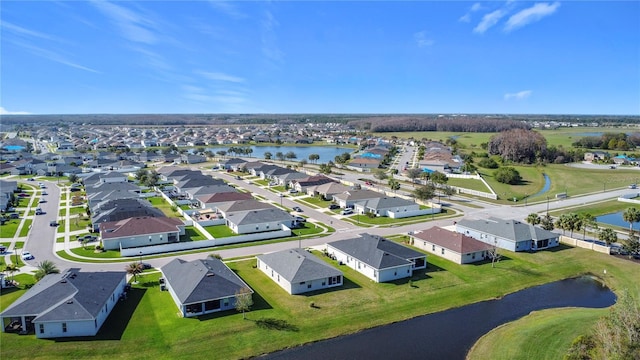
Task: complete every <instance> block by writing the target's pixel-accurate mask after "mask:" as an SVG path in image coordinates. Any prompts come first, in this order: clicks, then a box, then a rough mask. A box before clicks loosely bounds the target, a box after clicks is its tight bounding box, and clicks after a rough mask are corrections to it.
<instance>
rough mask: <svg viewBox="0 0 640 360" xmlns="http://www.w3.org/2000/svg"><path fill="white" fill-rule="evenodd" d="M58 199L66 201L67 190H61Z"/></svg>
mask: <svg viewBox="0 0 640 360" xmlns="http://www.w3.org/2000/svg"><path fill="white" fill-rule="evenodd" d="M60 200H62V201H66V200H67V192H66V191H63V192H62V194H60Z"/></svg>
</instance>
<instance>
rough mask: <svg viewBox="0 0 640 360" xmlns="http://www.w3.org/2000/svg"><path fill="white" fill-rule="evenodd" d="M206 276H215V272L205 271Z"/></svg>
mask: <svg viewBox="0 0 640 360" xmlns="http://www.w3.org/2000/svg"><path fill="white" fill-rule="evenodd" d="M206 276H207V277H212V276H216V274H214V273H212V272H209V273H207V275H206Z"/></svg>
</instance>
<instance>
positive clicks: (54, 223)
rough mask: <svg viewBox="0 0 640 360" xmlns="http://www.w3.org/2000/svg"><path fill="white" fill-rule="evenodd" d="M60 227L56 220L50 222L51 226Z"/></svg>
mask: <svg viewBox="0 0 640 360" xmlns="http://www.w3.org/2000/svg"><path fill="white" fill-rule="evenodd" d="M58 225H60V224H58V222H57V221H55V220H53V221H50V222H49V226H58Z"/></svg>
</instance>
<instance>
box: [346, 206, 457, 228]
mask: <svg viewBox="0 0 640 360" xmlns="http://www.w3.org/2000/svg"><path fill="white" fill-rule="evenodd" d="M454 213H455V212H454V211H453V210H449V209H444V208H443V209H442V212H441V213H439V214H434V215H433V216H432V215H430V214H429V215H420V216H412V217H408V218H402V219H392V218H390V217H386V216H376V217H373V218H370V217H368V216H366V215H358V214H355V215H350V216H349V220H350V221H351V222H356V223H360V224H367V225H405V224H412V223H420V222H425V221H429V220H432V219H435V218H441V217H443V216H449V215H453V214H454Z"/></svg>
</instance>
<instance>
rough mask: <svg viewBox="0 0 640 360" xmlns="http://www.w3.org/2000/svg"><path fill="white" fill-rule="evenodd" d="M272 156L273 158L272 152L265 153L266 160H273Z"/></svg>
mask: <svg viewBox="0 0 640 360" xmlns="http://www.w3.org/2000/svg"><path fill="white" fill-rule="evenodd" d="M272 156H273V154H272V153H271V152H269V151H265V152H264V158H265V159H266V160H271V157H272Z"/></svg>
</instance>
